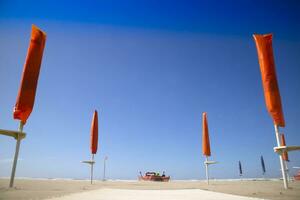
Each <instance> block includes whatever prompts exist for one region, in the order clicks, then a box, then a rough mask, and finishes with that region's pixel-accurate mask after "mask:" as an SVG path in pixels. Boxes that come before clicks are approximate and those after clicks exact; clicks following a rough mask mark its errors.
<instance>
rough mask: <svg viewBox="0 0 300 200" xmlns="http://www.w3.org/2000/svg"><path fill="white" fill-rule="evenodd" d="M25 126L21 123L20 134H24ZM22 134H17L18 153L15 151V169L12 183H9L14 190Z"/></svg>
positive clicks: (13, 169)
mask: <svg viewBox="0 0 300 200" xmlns="http://www.w3.org/2000/svg"><path fill="white" fill-rule="evenodd" d="M23 126H24V123H23V122H22V121H20V125H19V132H20V133H22V132H23ZM20 133H18V134H17V144H16V151H15V157H14V162H13V167H12V171H11V176H10V182H9V187H10V188H12V187H13V186H14V180H15V175H16V168H17V162H18V157H19V150H20V144H21V140H22V138H21V137H20Z"/></svg>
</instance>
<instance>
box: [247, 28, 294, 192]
mask: <svg viewBox="0 0 300 200" xmlns="http://www.w3.org/2000/svg"><path fill="white" fill-rule="evenodd" d="M253 37H254V40H255V44H256V48H257V53H258V60H259V66H260V72H261V78H262V83H263V89H264V95H265V102H266V106H267V109H268V112H269V113H270V115H271V117H272V118H273V121H274V127H275V134H276V140H277V146H280V140H279V126H281V127H284V126H285V121H284V117H283V111H282V106H281V97H280V93H279V87H278V83H277V77H276V70H275V63H274V55H273V48H272V34H265V35H259V34H254V35H253ZM279 160H280V165H281V172H282V177H283V183H284V187H285V188H286V189H287V188H288V182H287V175H286V172H285V170H284V161H283V159H282V156H281V155H279Z"/></svg>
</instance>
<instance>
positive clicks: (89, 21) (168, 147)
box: [0, 0, 300, 179]
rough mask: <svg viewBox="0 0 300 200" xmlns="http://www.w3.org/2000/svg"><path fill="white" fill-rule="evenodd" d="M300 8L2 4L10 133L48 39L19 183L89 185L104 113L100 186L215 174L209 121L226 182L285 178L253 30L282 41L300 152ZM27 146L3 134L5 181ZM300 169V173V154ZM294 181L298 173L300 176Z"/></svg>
mask: <svg viewBox="0 0 300 200" xmlns="http://www.w3.org/2000/svg"><path fill="white" fill-rule="evenodd" d="M299 10H300V5H299V3H297V1H264V2H261V1H226V2H221V1H111V0H110V1H108V0H107V1H97V3H96V1H82V2H79V1H75V2H74V1H65V2H64V3H61V2H59V1H57V2H54V1H36V2H34V1H27V2H26V3H25V1H3V0H2V1H0V91H1V96H0V113H1V114H0V128H2V129H17V128H18V121H14V120H13V117H12V110H13V106H14V104H15V100H16V96H17V92H18V87H19V83H20V78H21V73H22V69H23V64H24V60H25V56H26V53H27V48H28V44H29V37H30V28H31V24H36V25H37V26H39V27H40V28H41V29H42V30H44V31H45V32H46V33H47V42H46V47H45V51H44V57H43V62H42V68H41V73H40V78H39V85H38V90H37V94H36V101H35V107H34V111H33V112H32V114H31V116H30V118H29V120H28V122H27V124H26V126H25V128H24V130H25V132H26V133H27V138H26V139H25V140H23V141H22V144H21V152H20V161H19V163H18V168H17V176H21V177H50V178H54V177H61V178H88V176H89V169H88V167H87V166H85V165H84V164H81V163H80V161H81V160H84V159H88V158H89V156H90V151H89V137H90V136H89V135H90V132H89V131H90V125H91V120H92V115H93V111H94V109H97V110H98V112H99V149H98V154H97V155H96V157H95V158H96V161H97V164H96V169H95V175H96V178H102V169H103V158H104V156H105V155H107V156H108V158H109V159H108V163H107V167H108V170H107V176H108V177H109V178H113V179H135V178H136V176H137V175H138V172H139V171H140V170H141V171H143V172H145V171H147V170H158V171H162V170H165V171H166V172H167V174H170V175H171V176H172V178H174V179H202V178H204V177H205V171H204V165H203V161H204V157H203V156H202V152H201V131H202V127H201V120H202V119H201V116H202V112H204V111H205V112H207V113H208V125H209V131H210V139H211V149H212V157H211V159H213V160H217V161H219V162H220V163H219V164H217V165H214V166H212V167H211V170H210V173H211V176H212V177H214V178H237V177H238V173H239V172H238V161H239V160H241V162H242V164H243V171H244V176H245V177H260V176H261V166H260V156H261V155H263V156H264V158H265V163H266V169H267V176H269V177H279V176H280V171H279V168H280V165H279V159H278V156H277V155H276V154H275V153H274V152H273V147H274V146H275V145H276V140H275V134H274V129H273V124H272V119H271V118H270V116H269V114H268V113H267V110H266V108H265V102H264V96H263V90H262V84H261V76H260V71H259V65H258V60H257V53H256V48H255V44H254V41H253V39H252V34H253V33H269V32H272V33H274V40H273V46H274V53H275V63H276V67H277V74H278V81H279V86H280V92H281V96H282V102H283V109H284V115H285V119H286V128H284V129H283V130H284V132H285V134H286V141H287V143H288V144H290V145H292V144H294V145H296V144H298V145H299V143H300V132H299V128H298V125H299V122H300V121H299V116H300V106H299V102H300V93H299V91H300V79H299V77H300V57H299V52H300V26H299V24H300V23H299V22H300V21H299V19H300V12H299ZM14 149H15V141H14V140H13V139H11V138H7V137H4V136H0V176H1V177H3V176H4V177H8V176H9V175H10V170H11V162H10V159H11V158H12V157H13V153H14ZM289 156H290V160H291V162H290V164H289V166H290V167H292V166H300V154H299V152H293V153H290V155H289ZM291 172H292V174H293V173H295V172H296V171H295V169H294V170H293V169H291Z"/></svg>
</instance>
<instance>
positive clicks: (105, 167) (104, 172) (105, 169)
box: [103, 158, 106, 181]
mask: <svg viewBox="0 0 300 200" xmlns="http://www.w3.org/2000/svg"><path fill="white" fill-rule="evenodd" d="M105 162H106V159H105V158H104V166H103V181H105V170H106V169H105V168H106V163H105Z"/></svg>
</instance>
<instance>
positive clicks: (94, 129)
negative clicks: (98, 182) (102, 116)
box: [81, 110, 98, 184]
mask: <svg viewBox="0 0 300 200" xmlns="http://www.w3.org/2000/svg"><path fill="white" fill-rule="evenodd" d="M90 142H91V144H90V148H91V153H92V159H91V160H88V161H81V162H82V163H86V164H89V165H91V184H92V183H93V169H94V164H95V161H94V156H95V154H96V153H97V149H98V112H97V110H95V111H94V115H93V120H92V125H91V141H90Z"/></svg>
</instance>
